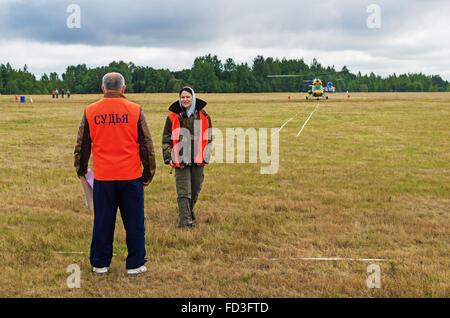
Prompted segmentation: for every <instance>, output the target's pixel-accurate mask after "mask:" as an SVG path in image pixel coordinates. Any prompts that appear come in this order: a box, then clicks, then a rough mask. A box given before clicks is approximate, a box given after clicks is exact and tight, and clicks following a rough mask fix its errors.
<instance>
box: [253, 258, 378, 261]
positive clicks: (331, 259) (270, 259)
mask: <svg viewBox="0 0 450 318" xmlns="http://www.w3.org/2000/svg"><path fill="white" fill-rule="evenodd" d="M249 259H252V260H269V261H279V260H283V259H290V260H301V261H361V262H385V261H386V260H385V259H382V258H341V257H286V258H266V259H264V258H257V257H251V258H249Z"/></svg>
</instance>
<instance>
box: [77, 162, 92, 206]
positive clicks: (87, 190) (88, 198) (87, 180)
mask: <svg viewBox="0 0 450 318" xmlns="http://www.w3.org/2000/svg"><path fill="white" fill-rule="evenodd" d="M80 181H81V185H82V186H83V190H84V199H85V204H86V206H87V208H88V210H89V211H91V212H93V211H94V172H93V171H91V170H88V172H87V173H86V174H85V175H84V178H80Z"/></svg>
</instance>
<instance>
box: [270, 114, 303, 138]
mask: <svg viewBox="0 0 450 318" xmlns="http://www.w3.org/2000/svg"><path fill="white" fill-rule="evenodd" d="M299 113H300V112H298V113H297V114H295V115H294V116H293V117H292V118H291V119H289V120H288V121H286V122H285V123H284V124H283V125H281V127H280V128H278V131H275V132H280V131H281V129H283V128H284V126H286V124H287V123H288V122H290V121H291V120H292V119H294V118H295V117H297V115H298V114H299ZM275 132H273V133H272V136H273V135H274V134H275Z"/></svg>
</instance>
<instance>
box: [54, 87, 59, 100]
mask: <svg viewBox="0 0 450 318" xmlns="http://www.w3.org/2000/svg"><path fill="white" fill-rule="evenodd" d="M55 94H56V99H58V95H59V91H58V89H56V90H55Z"/></svg>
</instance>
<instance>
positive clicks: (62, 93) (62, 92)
mask: <svg viewBox="0 0 450 318" xmlns="http://www.w3.org/2000/svg"><path fill="white" fill-rule="evenodd" d="M61 98H63V99H64V88H63V89H62V90H61Z"/></svg>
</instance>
